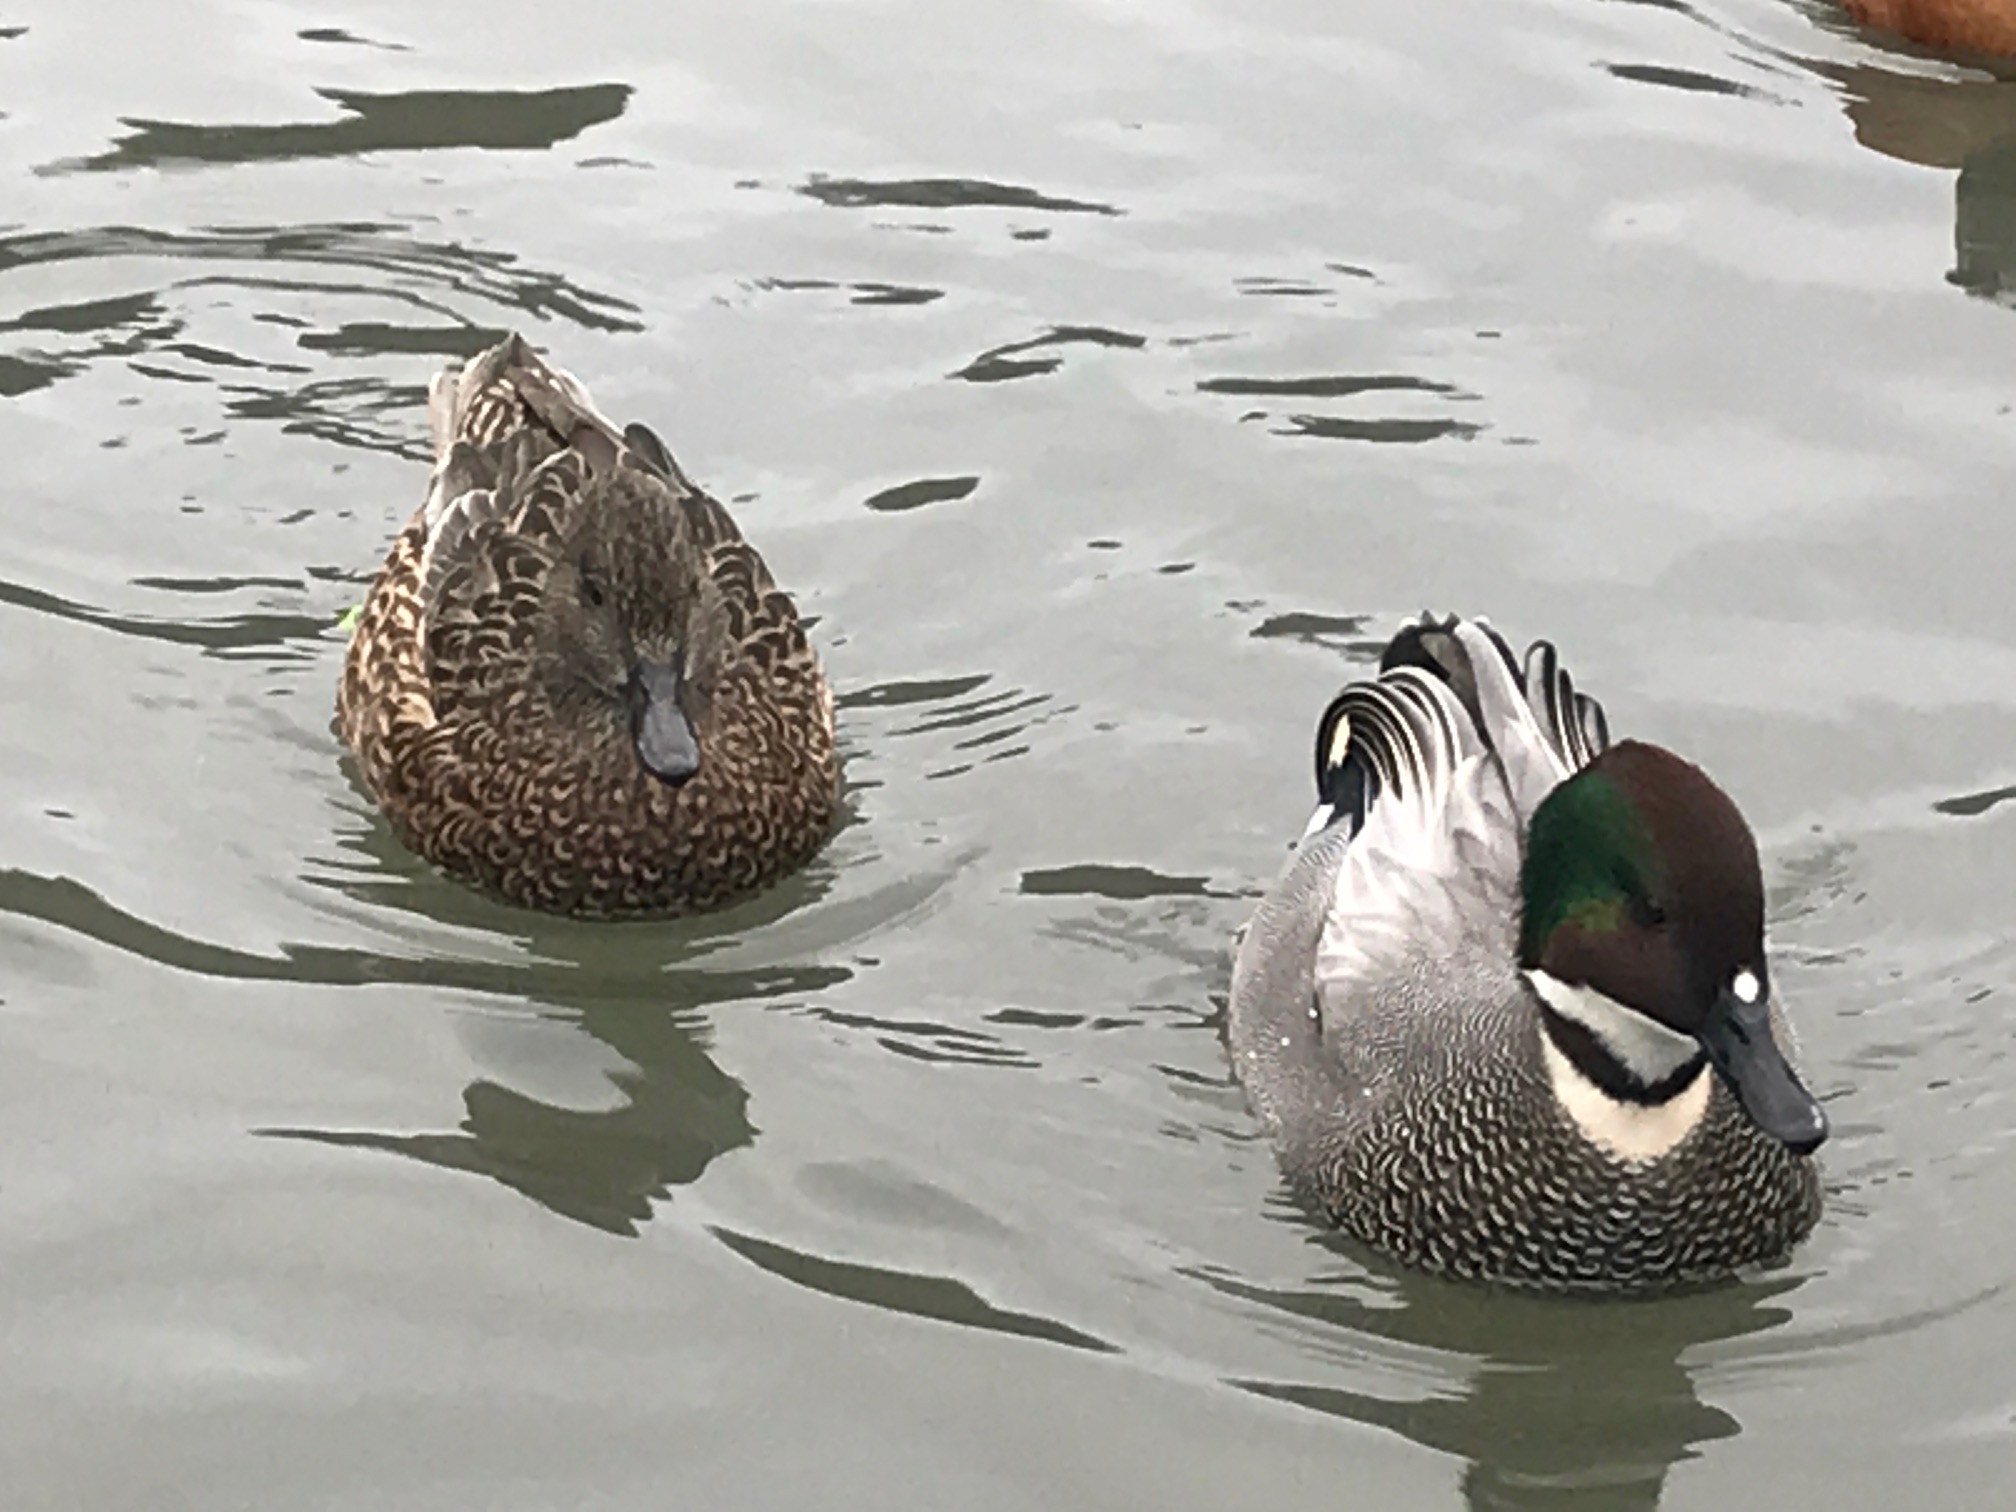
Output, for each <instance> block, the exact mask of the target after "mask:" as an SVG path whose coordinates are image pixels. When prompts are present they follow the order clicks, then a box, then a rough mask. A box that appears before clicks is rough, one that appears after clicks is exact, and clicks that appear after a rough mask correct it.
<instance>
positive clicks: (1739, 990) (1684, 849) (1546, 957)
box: [1519, 741, 1827, 1155]
mask: <svg viewBox="0 0 2016 1512" xmlns="http://www.w3.org/2000/svg"><path fill="white" fill-rule="evenodd" d="M1520 882H1521V891H1522V894H1523V912H1522V917H1521V926H1520V938H1519V960H1520V965H1521V966H1522V967H1523V968H1524V969H1525V971H1526V972H1527V975H1528V979H1529V980H1530V981H1531V982H1532V983H1533V986H1534V988H1535V990H1536V991H1537V992H1538V993H1539V995H1540V998H1541V1001H1542V1003H1543V1005H1544V1010H1543V1014H1544V1018H1545V1021H1546V1031H1547V1033H1548V1034H1549V1035H1550V1037H1551V1038H1552V1039H1553V1041H1554V1043H1555V1046H1556V1048H1558V1049H1560V1050H1561V1051H1562V1052H1563V1053H1564V1054H1566V1055H1567V1056H1568V1057H1569V1058H1570V1059H1571V1060H1573V1061H1574V1062H1575V1064H1576V1065H1577V1066H1578V1068H1580V1069H1581V1070H1582V1071H1583V1072H1584V1074H1585V1075H1587V1076H1588V1077H1589V1078H1590V1079H1591V1080H1593V1081H1595V1082H1596V1083H1597V1085H1598V1086H1599V1087H1600V1088H1601V1089H1602V1090H1603V1091H1604V1092H1606V1093H1607V1094H1609V1095H1610V1096H1611V1097H1613V1098H1618V1099H1621V1100H1623V1101H1627V1102H1635V1103H1641V1104H1652V1103H1658V1102H1661V1101H1664V1100H1665V1099H1666V1098H1669V1097H1671V1096H1674V1095H1676V1094H1677V1093H1678V1092H1679V1091H1680V1090H1681V1089H1683V1088H1684V1087H1686V1086H1687V1085H1689V1084H1690V1083H1691V1082H1692V1081H1693V1080H1694V1078H1695V1077H1696V1076H1697V1075H1698V1073H1699V1072H1700V1070H1701V1068H1702V1065H1703V1064H1704V1062H1705V1063H1706V1064H1708V1065H1712V1066H1713V1067H1714V1068H1715V1071H1716V1073H1717V1074H1718V1075H1719V1076H1720V1077H1721V1078H1722V1080H1723V1082H1724V1083H1726V1084H1727V1086H1728V1088H1729V1090H1730V1091H1731V1092H1732V1093H1734V1094H1735V1098H1736V1102H1737V1104H1738V1106H1740V1107H1741V1108H1742V1110H1743V1112H1744V1113H1745V1114H1746V1115H1747V1116H1748V1117H1749V1119H1750V1121H1751V1122H1752V1123H1754V1124H1755V1125H1756V1126H1757V1127H1758V1128H1759V1129H1761V1130H1762V1131H1763V1132H1764V1133H1766V1134H1768V1135H1770V1136H1771V1137H1772V1138H1773V1139H1776V1140H1778V1141H1779V1142H1780V1143H1781V1144H1783V1145H1785V1146H1786V1147H1787V1148H1788V1149H1790V1150H1792V1151H1794V1152H1795V1153H1798V1154H1802V1155H1803V1154H1808V1153H1810V1152H1811V1151H1813V1150H1814V1149H1816V1148H1818V1147H1819V1145H1820V1143H1821V1142H1822V1141H1823V1140H1825V1139H1826V1137H1827V1117H1826V1114H1825V1113H1824V1112H1823V1111H1822V1110H1821V1108H1820V1105H1819V1103H1818V1102H1817V1101H1815V1100H1814V1098H1813V1095H1812V1094H1811V1093H1810V1092H1808V1091H1807V1089H1806V1087H1805V1086H1804V1084H1803V1083H1801V1081H1800V1080H1799V1077H1798V1075H1797V1073H1796V1072H1794V1071H1793V1069H1792V1066H1791V1064H1790V1062H1789V1061H1788V1060H1787V1059H1786V1057H1785V1054H1784V1052H1783V1050H1782V1049H1781V1048H1780V1047H1779V1045H1778V1043H1777V1041H1776V1039H1775V1038H1774V1036H1773V1034H1772V1028H1771V977H1770V971H1769V968H1768V967H1767V965H1766V963H1765V959H1764V886H1763V879H1762V875H1761V872H1760V870H1759V867H1758V863H1757V843H1756V840H1755V839H1754V838H1753V837H1752V836H1751V833H1750V827H1749V825H1748V824H1746V823H1745V822H1744V820H1743V816H1742V814H1741V813H1740V812H1738V810H1737V808H1736V805H1735V804H1734V803H1733V802H1731V801H1730V799H1729V797H1728V795H1727V794H1726V793H1724V792H1723V791H1722V790H1721V789H1720V788H1719V787H1717V786H1716V785H1715V784H1714V782H1713V781H1711V780H1710V779H1709V777H1708V776H1707V774H1706V773H1704V772H1702V771H1701V770H1700V769H1699V768H1698V767H1695V766H1692V765H1690V764H1689V763H1687V762H1685V761H1683V760H1681V759H1680V758H1679V757H1678V756H1675V755H1673V754H1672V753H1671V752H1670V751H1665V750H1662V749H1660V748H1659V747H1657V746H1652V745H1646V744H1644V743H1643V742H1640V741H1622V742H1620V743H1618V744H1617V745H1613V746H1611V747H1610V748H1609V749H1608V750H1606V751H1604V752H1603V754H1602V755H1600V756H1598V757H1597V758H1596V759H1595V760H1594V761H1593V762H1591V763H1590V764H1589V765H1588V766H1586V767H1584V768H1583V769H1582V770H1581V771H1579V772H1577V773H1576V774H1575V775H1574V776H1573V777H1571V778H1569V779H1568V780H1567V781H1566V782H1563V783H1562V784H1561V785H1560V786H1559V787H1557V788H1555V789H1554V790H1553V792H1551V793H1549V794H1548V795H1547V798H1546V799H1545V801H1544V802H1542V803H1541V805H1540V807H1539V808H1538V809H1537V810H1536V811H1535V812H1534V815H1533V818H1532V821H1531V823H1530V824H1529V825H1528V827H1527V835H1526V854H1525V859H1524V863H1523V867H1522V872H1521V878H1520Z"/></svg>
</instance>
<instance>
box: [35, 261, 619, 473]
mask: <svg viewBox="0 0 2016 1512" xmlns="http://www.w3.org/2000/svg"><path fill="white" fill-rule="evenodd" d="M220 263H221V264H230V265H237V266H234V269H233V271H231V272H229V273H214V272H209V271H205V270H206V268H207V265H212V264H220ZM65 264H80V265H82V266H81V267H80V268H79V270H78V273H79V276H80V277H81V278H83V279H88V280H89V281H90V282H91V283H92V284H94V285H96V287H95V288H94V290H93V293H92V294H91V296H90V297H89V298H86V299H82V300H78V301H75V302H72V303H66V304H61V305H50V306H44V307H41V308H36V309H30V310H27V311H24V312H23V313H21V314H18V315H16V316H13V317H12V318H11V319H7V320H4V321H0V343H4V345H5V346H6V347H7V348H11V350H0V395H5V394H22V393H27V392H29V391H31V390H34V389H41V388H49V387H52V386H53V385H55V384H56V383H58V382H60V381H62V380H63V379H65V378H69V377H72V376H74V375H76V374H79V373H82V372H84V371H85V370H86V369H88V368H90V367H92V366H93V365H95V364H100V363H105V362H118V363H122V364H124V365H125V366H126V367H127V368H128V369H129V370H130V371H132V372H133V373H135V374H137V375H139V376H141V377H143V378H148V379H152V380H156V381H160V382H168V383H176V384H191V385H209V386H211V387H213V388H214V389H215V390H216V391H217V393H218V394H219V395H221V396H222V399H223V409H224V412H225V414H226V415H228V416H231V417H235V418H240V419H247V420H262V421H278V422H280V424H281V427H282V429H283V430H285V431H287V432H289V433H293V434H299V435H307V436H315V437H318V438H321V439H323V440H328V441H334V442H337V443H339V444H342V445H345V446H354V447H360V448H363V449H365V450H369V451H380V452H390V453H394V454H397V455H400V456H407V457H412V458H414V459H415V460H422V459H424V458H425V457H426V456H427V455H428V448H427V446H426V444H425V443H424V441H422V440H421V439H419V437H418V435H417V433H416V425H415V416H416V414H417V413H418V412H419V410H420V409H421V407H422V405H423V404H424V402H425V397H426V389H425V379H426V377H427V376H428V375H427V374H425V373H424V372H419V371H411V369H410V364H409V365H408V369H409V371H410V373H411V375H410V377H409V379H408V381H404V382H400V381H395V380H393V379H392V378H390V377H387V376H384V375H382V374H381V373H378V372H366V373H355V374H347V375H336V374H332V373H331V372H330V371H329V368H328V366H327V365H326V364H327V359H328V357H330V356H335V357H339V358H353V359H354V358H359V357H377V356H387V355H389V356H398V357H407V356H410V355H412V354H415V353H423V354H432V353H441V354H446V355H454V356H464V355H467V354H469V353H471V352H475V351H478V350H480V349H481V348H483V347H484V346H486V345H487V344H489V343H490V342H492V341H494V340H495V339H496V338H497V336H498V334H499V331H500V327H499V326H496V325H492V324H489V323H487V322H476V321H472V320H471V319H470V318H469V317H468V316H467V315H465V314H463V313H462V311H461V309H460V308H459V305H460V300H461V297H463V296H470V297H474V298H477V299H481V300H483V301H484V302H486V303H487V304H489V305H491V306H492V307H494V308H496V309H497V310H500V311H506V312H510V315H511V318H512V320H514V321H516V320H518V319H520V318H523V319H527V320H530V321H534V322H537V321H544V320H549V319H560V320H566V321H570V322H572V323H573V324H575V325H578V326H582V327H585V328H587V329H589V330H600V331H635V330H641V329H642V326H641V324H640V323H639V321H638V319H637V313H638V312H637V309H636V306H634V305H632V304H630V303H629V302H627V301H625V300H622V299H619V298H616V297H615V296H613V295H609V294H603V293H600V292H598V291H596V290H593V289H589V288H586V287H583V286H582V285H581V284H579V283H578V282H576V281H575V280H574V279H572V278H570V277H568V276H566V275H564V274H560V273H555V272H550V271H547V270H544V269H541V268H537V267H531V266H528V265H526V264H525V263H524V262H523V261H522V260H521V259H520V258H519V257H517V256H516V255H514V254H512V253H509V252H501V251H494V250H489V249H486V248H483V247H478V246H471V245H468V244H466V243H463V242H458V241H440V240H432V239H428V238H425V237H422V236H418V235H415V234H413V232H412V231H411V230H410V229H409V228H407V227H405V226H402V225H398V224H394V223H383V224H368V223H357V224H334V225H310V226H286V227H279V226H237V227H220V228H216V229H212V230H206V231H197V232H187V233H179V234H178V233H172V232H162V231H148V230H143V229H140V228H136V227H132V226H101V227H94V228H90V229H85V230H75V231H46V232H29V233H23V234H19V235H14V236H8V237H0V280H4V279H5V278H6V277H8V276H9V275H13V274H17V273H18V274H21V275H24V276H25V275H28V274H30V273H33V272H38V271H46V270H49V269H52V268H55V267H60V266H62V265H65ZM128 266H133V267H136V268H137V269H142V270H145V271H142V272H139V273H137V275H136V276H128V277H125V278H123V279H121V280H120V281H121V282H122V283H123V284H124V287H123V288H120V289H119V290H118V291H117V292H107V291H106V289H105V285H106V284H108V283H111V282H112V280H113V279H114V278H116V277H118V270H120V269H122V268H124V267H128ZM298 270H328V271H327V272H318V273H313V274H310V273H304V272H302V271H298ZM136 285H137V287H136ZM4 287H5V285H4V283H0V288H4ZM219 289H223V290H226V291H229V292H231V293H232V294H234V295H235V296H237V300H236V301H234V302H242V303H243V304H246V305H249V306H251V309H249V310H247V311H245V314H244V318H243V321H242V323H241V324H239V325H238V326H236V327H235V328H234V329H233V330H232V331H230V332H229V333H228V334H222V335H213V334H210V333H209V332H207V331H203V334H201V335H200V336H199V334H198V332H199V330H202V328H203V327H204V326H206V325H208V324H211V323H214V321H215V319H216V317H215V315H214V314H213V313H212V312H213V310H214V307H215V302H216V301H215V295H216V291H218V290H219ZM346 303H350V304H356V303H364V304H367V305H371V306H381V307H382V306H390V307H393V308H395V309H396V308H401V307H403V308H405V309H407V310H409V311H412V312H414V313H415V314H416V315H417V316H418V317H420V318H419V319H417V320H414V321H411V322H398V321H388V320H382V319H380V320H367V321H339V322H337V323H335V324H327V323H326V322H328V321H329V320H330V317H331V316H332V315H333V314H335V313H336V312H337V311H338V310H340V309H341V308H342V306H343V305H344V304H346ZM294 309H299V310H300V311H301V313H299V314H295V313H293V310H294ZM221 434H222V433H221V432H216V431H197V430H191V431H189V432H188V433H186V434H185V436H184V440H185V441H186V442H187V443H188V444H191V445H203V444H214V443H215V442H216V441H217V440H219V439H220V438H221Z"/></svg>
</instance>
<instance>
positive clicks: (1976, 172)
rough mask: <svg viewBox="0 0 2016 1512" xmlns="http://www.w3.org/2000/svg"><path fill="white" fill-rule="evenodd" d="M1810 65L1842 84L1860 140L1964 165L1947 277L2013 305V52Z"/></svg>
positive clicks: (1916, 159) (1891, 152) (1931, 161)
mask: <svg viewBox="0 0 2016 1512" xmlns="http://www.w3.org/2000/svg"><path fill="white" fill-rule="evenodd" d="M1812 66H1813V68H1814V69H1815V71H1816V72H1818V73H1819V74H1821V75H1822V76H1823V77H1825V78H1828V79H1831V80H1832V81H1833V82H1834V83H1835V84H1836V85H1838V86H1839V87H1840V89H1841V92H1842V96H1843V99H1844V102H1845V109H1846V110H1847V114H1848V119H1849V121H1850V122H1851V123H1852V124H1853V126H1854V128H1855V139H1856V140H1857V141H1858V142H1860V143H1861V144H1862V145H1863V146H1865V147H1867V148H1869V149H1870V150H1871V151H1873V152H1879V153H1881V154H1882V155H1883V156H1885V157H1889V158H1895V159H1896V160H1897V161H1899V162H1904V163H1915V164H1917V165H1919V166H1920V167H1925V168H1946V169H1958V170H1959V175H1960V176H1959V179H1958V181H1957V184H1956V186H1955V191H1954V194H1955V208H1954V235H1953V241H1954V267H1953V271H1952V272H1951V273H1950V274H1948V275H1947V277H1948V280H1949V281H1950V282H1951V283H1953V284H1955V285H1956V286H1957V287H1959V288H1962V289H1965V290H1966V291H1967V292H1968V293H1970V294H1975V295H1978V296H1980V297H1981V298H1984V299H1989V300H1993V301H1995V302H1996V303H1998V304H2003V305H2010V304H2016V61H2010V60H1999V61H1995V62H1992V63H1991V62H1989V61H1987V60H1981V67H1980V70H1977V71H1970V72H1969V73H1967V74H1960V73H1957V72H1947V73H1943V74H1937V75H1933V74H1927V73H1924V72H1922V71H1918V72H1912V73H1903V72H1898V71H1894V70H1892V69H1889V68H1885V67H1882V66H1880V65H1876V64H1854V65H1843V64H1838V63H1832V62H1815V63H1814V64H1813V65H1812ZM1988 69H1992V70H1993V72H1988V71H1986V70H1988Z"/></svg>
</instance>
